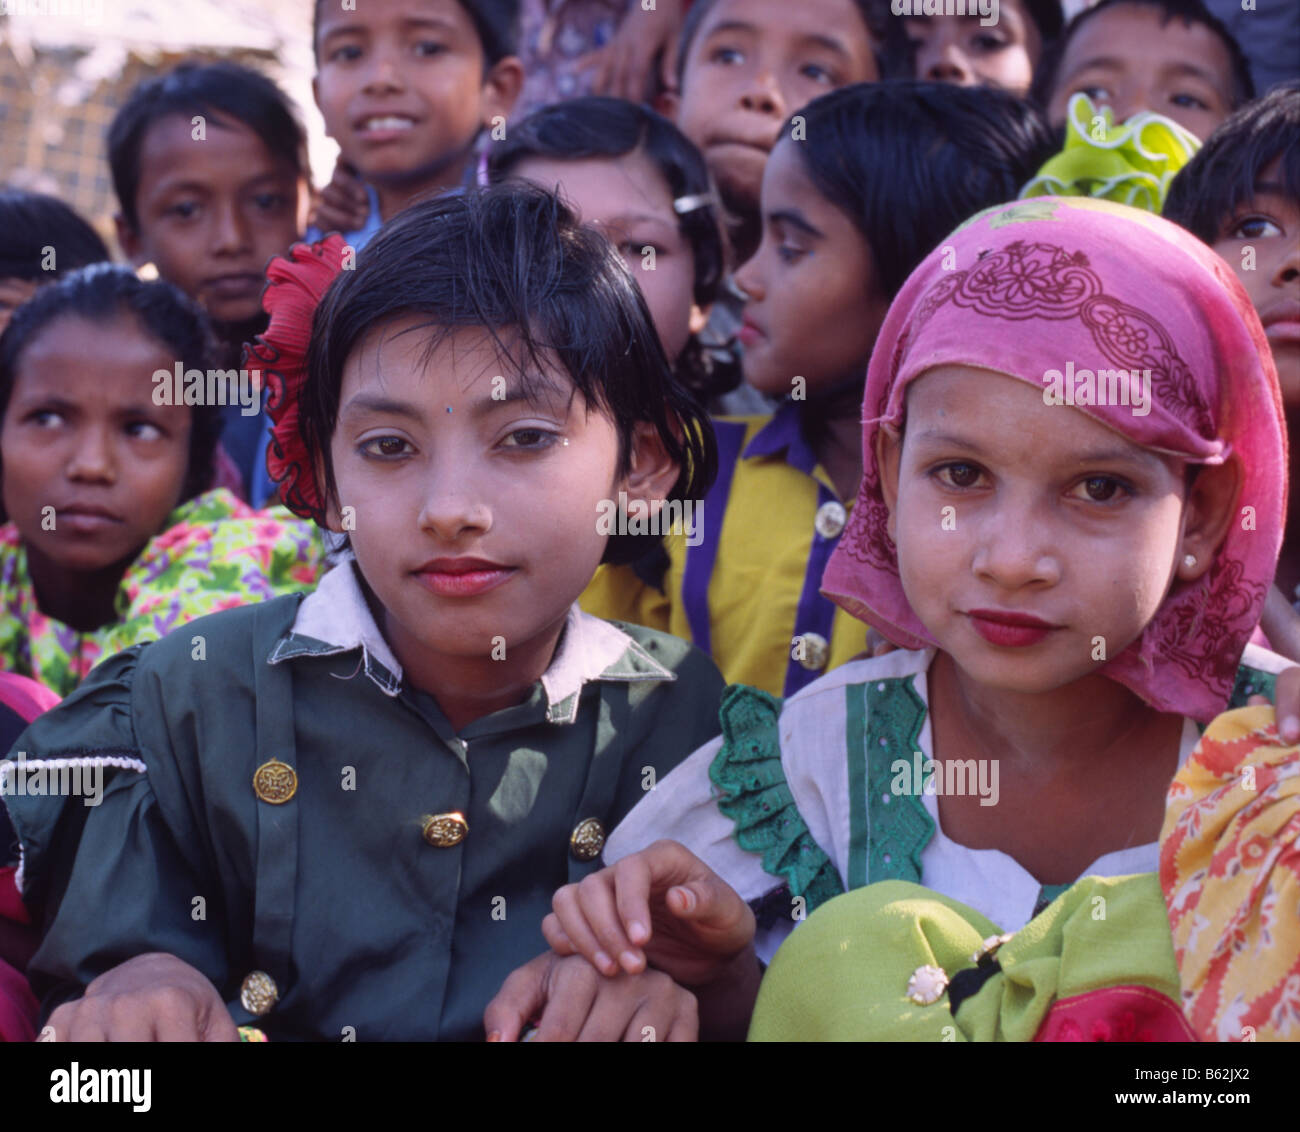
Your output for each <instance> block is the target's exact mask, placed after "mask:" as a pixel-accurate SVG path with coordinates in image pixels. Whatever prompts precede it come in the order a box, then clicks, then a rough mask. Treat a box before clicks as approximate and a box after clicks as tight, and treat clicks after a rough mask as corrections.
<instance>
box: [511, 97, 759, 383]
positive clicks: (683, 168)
mask: <svg viewBox="0 0 1300 1132" xmlns="http://www.w3.org/2000/svg"><path fill="white" fill-rule="evenodd" d="M638 152H640V153H644V154H645V155H646V157H647V158H648V159H649V160H650V161H651V163H652V164H653V165H654V166H655V168H656V169H658V170H659V172H660V173H661V174H662V176H663V179H664V182H665V183H666V184H667V186H668V191H669V194H670V195H671V196H672V198H673V200H674V201H677V200H682V199H684V198H687V197H695V198H698V200H697V201H695V202H692V207H691V208H689V209H687V210H686V211H684V212H682V213H680V214H679V215H678V217H677V226H678V228H679V229H680V231H681V233H682V235H683V236H685V237H686V238H687V239H688V240H689V241H690V244H691V252H692V255H693V257H694V261H695V276H694V285H693V291H692V297H693V298H694V300H695V302H696V303H697V304H699V306H701V307H708V306H709V305H710V304H712V303H713V302H714V301H715V300H716V299H717V297H718V293H719V292H720V290H721V288H722V281H723V277H724V275H725V273H726V257H727V252H726V240H725V237H724V235H723V229H722V221H721V218H720V216H719V213H720V210H721V203H720V201H719V200H718V197H717V192H716V190H715V188H714V186H713V181H712V178H711V177H710V176H709V168H708V165H706V164H705V161H704V155H703V154H702V153H700V151H699V149H698V148H697V147H696V145H695V143H694V142H692V141H691V140H690V138H688V137H687V136H686V135H685V134H683V133H682V132H681V130H679V129H678V128H677V127H676V126H675V125H673V123H672V122H670V121H669V120H668V119H667V118H665V117H664V116H663V115H662V114H656V113H655V112H654V111H653V110H651V109H649V108H648V107H645V106H641V105H639V104H638V103H635V102H628V101H626V100H624V99H621V98H603V97H599V96H590V97H586V98H570V99H565V100H564V101H562V102H556V103H553V104H552V105H550V106H543V107H542V108H541V109H539V110H536V111H534V112H533V113H532V114H529V115H528V117H526V118H524V119H523V121H521V122H520V123H519V124H518V125H515V126H511V127H510V131H509V135H508V137H507V138H506V140H505V141H504V142H500V143H498V144H496V145H494V146H493V147H492V148H491V149H490V150H489V151H488V179H489V181H490V182H491V183H493V184H496V183H498V182H500V181H503V180H504V179H505V178H507V177H509V176H510V175H511V174H512V173H513V172H514V171H515V169H516V168H517V167H518V166H519V164H520V163H521V162H523V161H525V160H527V159H528V158H530V157H547V158H555V159H558V160H561V161H580V160H582V159H584V158H591V157H609V158H615V157H622V156H624V155H626V154H629V153H638ZM700 201H706V202H710V203H700ZM676 366H677V373H678V376H679V377H680V378H681V379H682V380H683V381H685V382H686V383H687V384H688V385H690V386H692V388H693V389H694V390H695V392H696V394H697V395H698V396H699V397H700V399H701V400H702V401H705V402H706V403H707V402H708V400H709V399H710V398H711V397H713V396H715V395H717V394H718V393H724V392H726V391H727V390H728V389H734V388H735V386H736V385H738V384H739V377H740V375H739V373H736V374H734V375H728V376H727V377H726V378H725V379H722V380H721V381H719V380H715V378H717V377H718V375H717V374H715V373H714V371H713V370H712V369H711V367H710V365H709V362H708V360H707V359H706V356H705V352H704V350H703V348H702V347H701V346H700V343H699V341H698V339H696V338H695V337H694V336H692V338H691V340H690V341H689V342H688V343H687V344H686V348H685V350H684V351H683V355H682V358H681V359H679V360H677V361H676ZM722 386H725V388H722Z"/></svg>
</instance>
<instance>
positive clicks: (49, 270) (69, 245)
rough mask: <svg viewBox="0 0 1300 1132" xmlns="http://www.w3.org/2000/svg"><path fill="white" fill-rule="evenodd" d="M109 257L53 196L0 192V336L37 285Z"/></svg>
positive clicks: (96, 238) (91, 232)
mask: <svg viewBox="0 0 1300 1132" xmlns="http://www.w3.org/2000/svg"><path fill="white" fill-rule="evenodd" d="M108 258H109V256H108V249H107V248H106V247H104V241H103V240H101V239H100V238H99V235H98V234H97V233H96V232H95V230H94V229H93V228H92V227H91V226H90V225H89V224H87V223H86V222H85V221H84V220H82V219H81V217H80V216H78V215H77V214H76V213H75V212H73V211H72V209H70V208H69V207H68V206H67V205H66V204H64V203H63V202H62V201H61V200H59V199H58V198H57V197H51V196H46V195H45V194H44V193H29V192H26V191H25V190H23V189H3V190H0V334H3V333H4V329H5V327H6V326H8V325H9V319H10V318H11V317H12V316H13V312H14V310H15V309H16V308H17V307H19V306H20V305H21V304H22V303H25V302H26V301H27V300H28V299H30V298H31V297H32V296H33V295H34V294H35V293H36V288H37V287H39V286H40V285H41V284H42V283H52V282H53V281H54V280H55V279H58V278H59V277H60V276H61V275H65V274H66V273H67V272H69V271H72V270H74V269H75V268H78V267H85V266H86V265H87V264H90V263H102V262H103V261H104V260H106V259H108Z"/></svg>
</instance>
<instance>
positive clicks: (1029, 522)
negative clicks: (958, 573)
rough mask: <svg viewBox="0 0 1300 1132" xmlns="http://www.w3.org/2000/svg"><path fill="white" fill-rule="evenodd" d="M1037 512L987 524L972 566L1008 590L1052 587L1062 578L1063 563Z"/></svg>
mask: <svg viewBox="0 0 1300 1132" xmlns="http://www.w3.org/2000/svg"><path fill="white" fill-rule="evenodd" d="M1045 530H1046V526H1045V524H1044V523H1043V521H1042V519H1041V518H1040V517H1038V516H1035V515H1030V514H1023V515H1020V516H1018V517H1015V518H1012V517H1010V516H1003V517H1002V518H1001V519H1000V520H998V521H995V522H992V523H990V524H988V525H987V526H986V527H985V531H986V534H985V535H984V537H982V538H981V540H980V542H979V545H978V546H977V547H976V549H975V557H974V560H973V561H972V563H971V568H972V569H973V570H974V572H975V574H976V575H977V576H978V577H980V578H982V579H984V580H985V581H989V582H992V583H993V584H994V585H996V586H998V587H1000V588H1001V589H1005V590H1017V589H1021V588H1022V587H1024V586H1033V585H1039V586H1052V585H1055V584H1056V583H1057V582H1059V581H1060V579H1061V562H1060V558H1059V557H1058V555H1057V553H1056V552H1055V550H1054V549H1053V548H1052V547H1051V546H1050V545H1049V544H1048V542H1047V540H1046V538H1045V537H1044V534H1043V532H1044V531H1045Z"/></svg>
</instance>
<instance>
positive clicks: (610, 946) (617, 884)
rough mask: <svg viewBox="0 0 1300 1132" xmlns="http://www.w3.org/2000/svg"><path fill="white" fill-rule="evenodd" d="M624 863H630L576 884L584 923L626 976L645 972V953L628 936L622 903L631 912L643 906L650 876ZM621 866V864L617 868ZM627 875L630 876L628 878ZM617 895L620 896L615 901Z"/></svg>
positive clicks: (630, 862) (603, 968) (630, 864)
mask: <svg viewBox="0 0 1300 1132" xmlns="http://www.w3.org/2000/svg"><path fill="white" fill-rule="evenodd" d="M625 860H628V861H629V864H628V865H627V866H625V867H624V868H623V869H621V870H620V868H619V866H618V865H615V866H614V868H613V869H612V870H610V869H603V870H601V871H600V872H598V873H592V874H591V875H590V876H588V877H584V878H583V879H582V880H581V881H580V882H579V883H578V899H579V901H580V902H581V905H582V911H583V914H584V915H585V916H586V918H587V924H588V925H589V926H590V928H591V930H592V931H593V932H595V934H596V938H597V939H598V940H599V941H600V945H601V948H602V950H603V952H604V954H606V955H610V956H613V957H614V960H615V962H616V964H617V966H618V967H621V968H622V969H623V970H624V971H626V972H627V973H628V974H629V975H637V974H640V973H641V972H642V971H644V970H645V954H644V953H643V952H642V951H641V949H640V947H638V946H637V944H636V941H635V940H633V939H630V938H629V937H628V933H627V932H626V930H625V929H624V920H623V916H622V910H623V906H624V904H625V903H628V904H630V906H631V907H632V908H634V909H635V908H637V907H638V906H644V905H645V893H646V890H647V888H648V886H649V876H648V875H647V874H646V873H645V870H644V869H642V868H640V867H638V865H637V863H636V862H634V861H631V860H630V859H628V858H625ZM622 864H623V862H622V861H620V862H619V865H622ZM629 872H630V873H631V874H633V875H632V876H631V878H630V879H629ZM625 889H630V890H631V895H630V896H623V895H621V894H622V893H623V892H624V890H625ZM616 892H618V893H619V894H620V895H619V896H618V897H617V898H616V896H615V893H616ZM647 934H648V933H647ZM596 966H597V967H599V968H600V969H601V970H602V971H605V973H606V974H609V973H611V972H609V971H608V969H607V968H606V967H605V966H604V964H602V963H597V964H596Z"/></svg>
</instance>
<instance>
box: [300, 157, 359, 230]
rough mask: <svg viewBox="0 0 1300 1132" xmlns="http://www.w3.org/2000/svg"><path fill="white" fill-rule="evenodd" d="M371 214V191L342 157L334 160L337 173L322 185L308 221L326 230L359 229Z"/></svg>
mask: <svg viewBox="0 0 1300 1132" xmlns="http://www.w3.org/2000/svg"><path fill="white" fill-rule="evenodd" d="M369 215H370V195H369V194H368V193H367V192H366V186H365V183H364V182H363V181H362V180H361V178H360V177H358V176H357V175H356V173H355V171H354V170H353V169H352V167H351V166H350V165H348V164H347V162H345V161H344V160H343V158H342V157H340V158H339V159H338V161H336V162H335V163H334V176H333V177H331V178H330V183H329V184H328V185H326V186H325V187H324V188H323V189H321V191H320V194H319V196H318V197H317V200H316V203H315V205H314V206H313V208H312V210H311V215H310V216H308V218H307V223H308V224H311V225H314V226H315V227H317V228H319V229H320V230H321V231H322V232H355V231H356V230H357V229H358V228H360V227H361V226H362V225H364V224H365V222H366V218H367V217H368V216H369Z"/></svg>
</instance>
